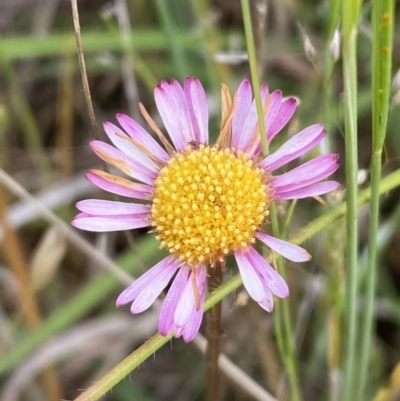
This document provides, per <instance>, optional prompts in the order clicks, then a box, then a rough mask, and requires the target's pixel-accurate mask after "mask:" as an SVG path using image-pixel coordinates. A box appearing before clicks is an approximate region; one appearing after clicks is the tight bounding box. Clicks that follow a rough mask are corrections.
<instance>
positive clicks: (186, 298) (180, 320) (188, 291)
mask: <svg viewBox="0 0 400 401" xmlns="http://www.w3.org/2000/svg"><path fill="white" fill-rule="evenodd" d="M190 274H191V275H192V274H194V272H193V270H192V271H191V272H190ZM191 275H190V276H189V279H188V281H187V282H186V285H185V288H184V290H183V292H182V296H181V299H180V300H179V302H178V305H177V307H176V309H175V313H174V323H175V326H176V327H178V328H179V327H182V328H184V327H185V325H186V323H187V322H188V320H189V318H190V315H191V313H192V312H193V310H194V309H196V300H195V297H194V292H193V283H192V277H191Z"/></svg>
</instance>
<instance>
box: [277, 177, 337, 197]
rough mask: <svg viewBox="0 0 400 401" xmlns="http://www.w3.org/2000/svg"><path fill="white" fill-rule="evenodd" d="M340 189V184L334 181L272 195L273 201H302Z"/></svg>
mask: <svg viewBox="0 0 400 401" xmlns="http://www.w3.org/2000/svg"><path fill="white" fill-rule="evenodd" d="M339 187H340V183H339V182H336V181H324V182H317V183H316V184H311V185H308V186H307V187H303V188H299V189H295V190H293V191H287V192H279V193H277V194H274V197H275V199H279V200H283V199H304V198H310V197H314V196H319V195H323V194H326V193H328V192H331V191H333V190H335V189H337V188H339Z"/></svg>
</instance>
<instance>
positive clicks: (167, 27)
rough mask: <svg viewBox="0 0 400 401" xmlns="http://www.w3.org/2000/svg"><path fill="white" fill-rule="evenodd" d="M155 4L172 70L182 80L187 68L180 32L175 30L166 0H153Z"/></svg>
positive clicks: (186, 73)
mask: <svg viewBox="0 0 400 401" xmlns="http://www.w3.org/2000/svg"><path fill="white" fill-rule="evenodd" d="M155 5H156V7H157V12H158V15H159V17H160V21H161V25H162V27H163V30H164V33H165V36H166V38H167V42H168V43H170V46H169V50H170V51H171V55H172V61H173V64H174V71H175V73H176V75H177V78H179V80H180V81H182V80H183V79H184V78H185V76H186V75H188V71H189V69H188V67H187V63H186V57H185V48H184V46H183V45H182V42H181V41H179V40H178V37H179V35H180V33H179V32H178V31H177V30H176V23H175V22H174V21H173V16H172V15H171V13H170V11H169V9H170V6H169V5H168V2H167V1H165V0H155Z"/></svg>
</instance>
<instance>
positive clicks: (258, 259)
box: [245, 247, 289, 301]
mask: <svg viewBox="0 0 400 401" xmlns="http://www.w3.org/2000/svg"><path fill="white" fill-rule="evenodd" d="M245 256H246V258H247V259H248V261H249V263H250V264H251V265H252V266H254V269H257V271H258V273H259V274H260V275H262V277H263V279H264V280H265V282H266V284H267V285H268V287H269V289H270V290H271V291H272V292H273V293H274V294H275V295H277V296H278V297H280V298H286V297H288V296H289V287H288V286H287V284H286V281H285V280H284V279H283V278H282V277H281V276H280V275H279V273H278V272H277V271H276V270H275V269H274V268H273V267H272V266H271V265H270V264H269V263H268V262H267V261H266V260H265V259H264V258H263V257H262V256H261V255H260V254H259V253H258V252H257V251H256V250H255V249H254V248H252V247H250V248H249V250H248V252H247V253H246V254H245ZM263 300H264V299H262V300H261V301H263Z"/></svg>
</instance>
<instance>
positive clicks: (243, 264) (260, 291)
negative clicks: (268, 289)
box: [235, 251, 265, 302]
mask: <svg viewBox="0 0 400 401" xmlns="http://www.w3.org/2000/svg"><path fill="white" fill-rule="evenodd" d="M235 258H236V261H237V264H238V267H239V271H240V275H241V276H242V280H243V285H244V286H245V288H246V290H247V292H248V293H249V295H250V296H251V297H252V298H253V299H254V300H255V301H256V302H261V301H262V300H263V299H264V298H265V293H264V288H263V285H262V282H261V279H260V275H259V274H258V271H257V270H256V268H255V267H254V266H253V265H252V264H251V263H250V262H249V260H248V258H247V256H246V253H244V252H243V251H236V252H235Z"/></svg>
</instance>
